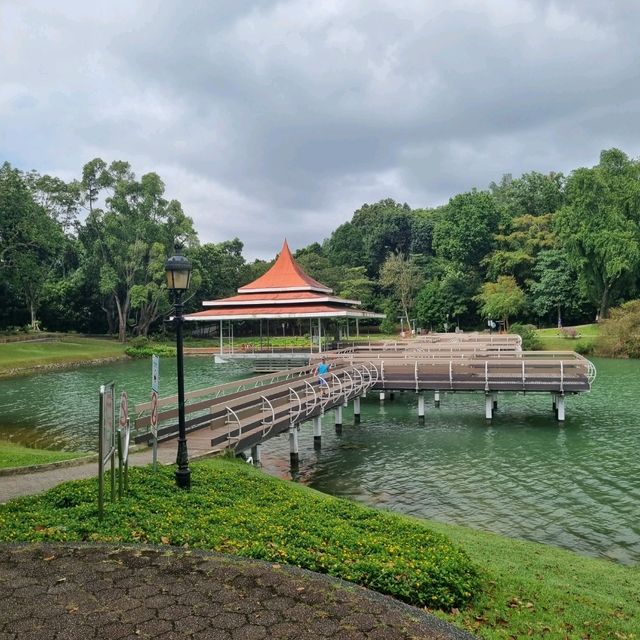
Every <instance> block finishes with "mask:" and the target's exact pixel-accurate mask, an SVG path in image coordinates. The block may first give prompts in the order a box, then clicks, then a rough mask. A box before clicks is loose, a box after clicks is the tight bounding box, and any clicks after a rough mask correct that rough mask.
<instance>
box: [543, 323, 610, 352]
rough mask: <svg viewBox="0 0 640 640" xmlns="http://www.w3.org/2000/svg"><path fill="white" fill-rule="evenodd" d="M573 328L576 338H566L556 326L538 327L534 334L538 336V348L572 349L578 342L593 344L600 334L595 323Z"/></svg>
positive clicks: (551, 349)
mask: <svg viewBox="0 0 640 640" xmlns="http://www.w3.org/2000/svg"><path fill="white" fill-rule="evenodd" d="M573 328H574V329H575V330H576V331H577V332H578V335H577V337H576V338H566V337H565V336H563V335H562V333H561V332H560V330H559V329H558V328H557V327H551V328H549V329H538V330H537V331H536V334H537V336H538V338H540V348H541V349H543V350H544V351H574V350H575V348H576V344H578V343H580V344H582V345H589V346H594V345H595V342H596V340H597V338H598V336H599V335H600V327H599V325H597V324H595V323H594V324H581V325H578V326H576V327H573Z"/></svg>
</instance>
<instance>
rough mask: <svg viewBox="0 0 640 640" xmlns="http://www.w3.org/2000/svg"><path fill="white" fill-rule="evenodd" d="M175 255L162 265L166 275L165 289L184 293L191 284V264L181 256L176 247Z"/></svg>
mask: <svg viewBox="0 0 640 640" xmlns="http://www.w3.org/2000/svg"><path fill="white" fill-rule="evenodd" d="M175 250H176V253H175V255H173V256H171V257H170V258H169V259H168V260H167V262H166V263H165V265H164V270H165V273H166V275H167V287H168V289H169V290H170V291H180V292H182V291H186V290H187V289H188V288H189V283H190V282H191V263H190V262H189V261H188V260H187V259H186V258H185V257H184V256H183V255H182V253H181V250H180V247H179V246H178V245H176V247H175Z"/></svg>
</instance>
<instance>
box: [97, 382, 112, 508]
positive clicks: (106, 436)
mask: <svg viewBox="0 0 640 640" xmlns="http://www.w3.org/2000/svg"><path fill="white" fill-rule="evenodd" d="M114 405H115V383H113V382H109V383H107V384H103V385H102V386H101V387H100V418H99V420H100V423H99V434H98V518H99V519H100V520H102V516H103V515H104V469H105V466H106V464H107V463H108V462H109V461H110V462H111V500H112V501H113V500H115V497H116V476H115V460H114V454H115V448H116V440H115V435H116V423H115V406H114Z"/></svg>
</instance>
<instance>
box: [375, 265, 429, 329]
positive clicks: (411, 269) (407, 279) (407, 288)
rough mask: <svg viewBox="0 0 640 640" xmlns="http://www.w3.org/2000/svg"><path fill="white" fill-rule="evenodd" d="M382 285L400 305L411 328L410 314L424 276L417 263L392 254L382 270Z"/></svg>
mask: <svg viewBox="0 0 640 640" xmlns="http://www.w3.org/2000/svg"><path fill="white" fill-rule="evenodd" d="M380 284H381V286H382V287H384V288H385V289H386V290H387V291H388V292H389V295H390V297H391V298H392V299H394V300H395V301H396V302H397V303H398V304H399V306H400V309H401V311H402V315H403V316H404V318H405V320H406V322H407V326H408V327H410V326H411V316H410V313H411V311H412V310H413V307H414V303H415V296H416V293H417V292H418V290H419V289H420V286H421V284H422V274H421V273H420V271H419V269H418V268H417V267H416V264H415V262H414V261H413V260H412V258H405V257H404V256H403V255H401V254H399V253H392V254H390V255H389V257H388V258H387V259H386V260H385V261H384V264H383V265H382V269H381V270H380Z"/></svg>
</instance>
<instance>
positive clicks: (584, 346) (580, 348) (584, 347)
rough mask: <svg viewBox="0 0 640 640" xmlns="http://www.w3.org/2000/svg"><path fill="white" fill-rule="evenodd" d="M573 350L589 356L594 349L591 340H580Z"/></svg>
mask: <svg viewBox="0 0 640 640" xmlns="http://www.w3.org/2000/svg"><path fill="white" fill-rule="evenodd" d="M573 350H574V351H575V352H576V353H579V354H580V355H582V356H589V355H591V354H592V353H593V351H594V345H593V342H587V341H586V340H581V341H580V342H577V343H576V345H575V346H574V348H573Z"/></svg>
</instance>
